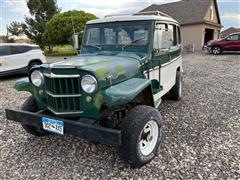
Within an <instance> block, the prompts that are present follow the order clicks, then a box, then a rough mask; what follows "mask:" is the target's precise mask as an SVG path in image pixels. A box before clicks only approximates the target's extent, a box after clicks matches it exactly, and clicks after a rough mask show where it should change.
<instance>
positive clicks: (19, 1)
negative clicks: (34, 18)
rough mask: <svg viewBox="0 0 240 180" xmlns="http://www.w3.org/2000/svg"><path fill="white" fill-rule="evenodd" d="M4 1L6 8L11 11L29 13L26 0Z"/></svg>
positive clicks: (22, 13)
mask: <svg viewBox="0 0 240 180" xmlns="http://www.w3.org/2000/svg"><path fill="white" fill-rule="evenodd" d="M3 3H4V4H3V6H4V8H6V9H8V11H10V12H15V13H20V14H21V15H28V7H27V3H26V1H25V0H5V1H3Z"/></svg>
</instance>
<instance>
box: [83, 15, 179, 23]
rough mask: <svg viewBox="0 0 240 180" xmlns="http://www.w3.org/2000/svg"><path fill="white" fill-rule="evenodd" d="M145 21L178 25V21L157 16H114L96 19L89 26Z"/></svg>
mask: <svg viewBox="0 0 240 180" xmlns="http://www.w3.org/2000/svg"><path fill="white" fill-rule="evenodd" d="M144 20H159V21H171V22H175V23H177V24H178V22H177V21H176V20H174V19H173V18H171V17H165V16H157V15H134V16H133V15H131V16H114V17H107V18H103V19H95V20H91V21H88V22H87V24H97V23H107V22H118V21H121V22H122V21H144Z"/></svg>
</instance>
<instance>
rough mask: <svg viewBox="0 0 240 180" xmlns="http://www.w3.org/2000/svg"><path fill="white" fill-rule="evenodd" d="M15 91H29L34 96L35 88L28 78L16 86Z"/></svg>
mask: <svg viewBox="0 0 240 180" xmlns="http://www.w3.org/2000/svg"><path fill="white" fill-rule="evenodd" d="M15 89H16V90H18V91H27V92H30V93H31V94H34V87H33V86H32V84H31V83H30V82H29V79H28V78H24V79H20V80H18V81H17V82H16V84H15Z"/></svg>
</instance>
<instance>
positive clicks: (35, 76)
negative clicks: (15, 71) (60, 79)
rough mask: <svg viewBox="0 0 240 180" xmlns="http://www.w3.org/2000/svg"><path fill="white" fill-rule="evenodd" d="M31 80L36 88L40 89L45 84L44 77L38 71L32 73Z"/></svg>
mask: <svg viewBox="0 0 240 180" xmlns="http://www.w3.org/2000/svg"><path fill="white" fill-rule="evenodd" d="M30 78H31V81H32V83H33V85H34V86H37V87H39V86H41V85H42V84H43V75H42V73H41V72H39V71H37V70H35V71H33V72H32V74H31V76H30Z"/></svg>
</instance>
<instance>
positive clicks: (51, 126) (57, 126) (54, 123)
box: [42, 117, 64, 135]
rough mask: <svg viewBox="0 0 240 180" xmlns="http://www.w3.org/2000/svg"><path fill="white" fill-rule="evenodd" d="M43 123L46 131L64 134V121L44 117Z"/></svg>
mask: <svg viewBox="0 0 240 180" xmlns="http://www.w3.org/2000/svg"><path fill="white" fill-rule="evenodd" d="M42 125H43V129H44V130H46V131H50V132H53V133H57V134H61V135H63V134H64V132H63V129H64V123H63V122H62V121H58V120H55V119H50V118H46V117H43V118H42Z"/></svg>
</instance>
